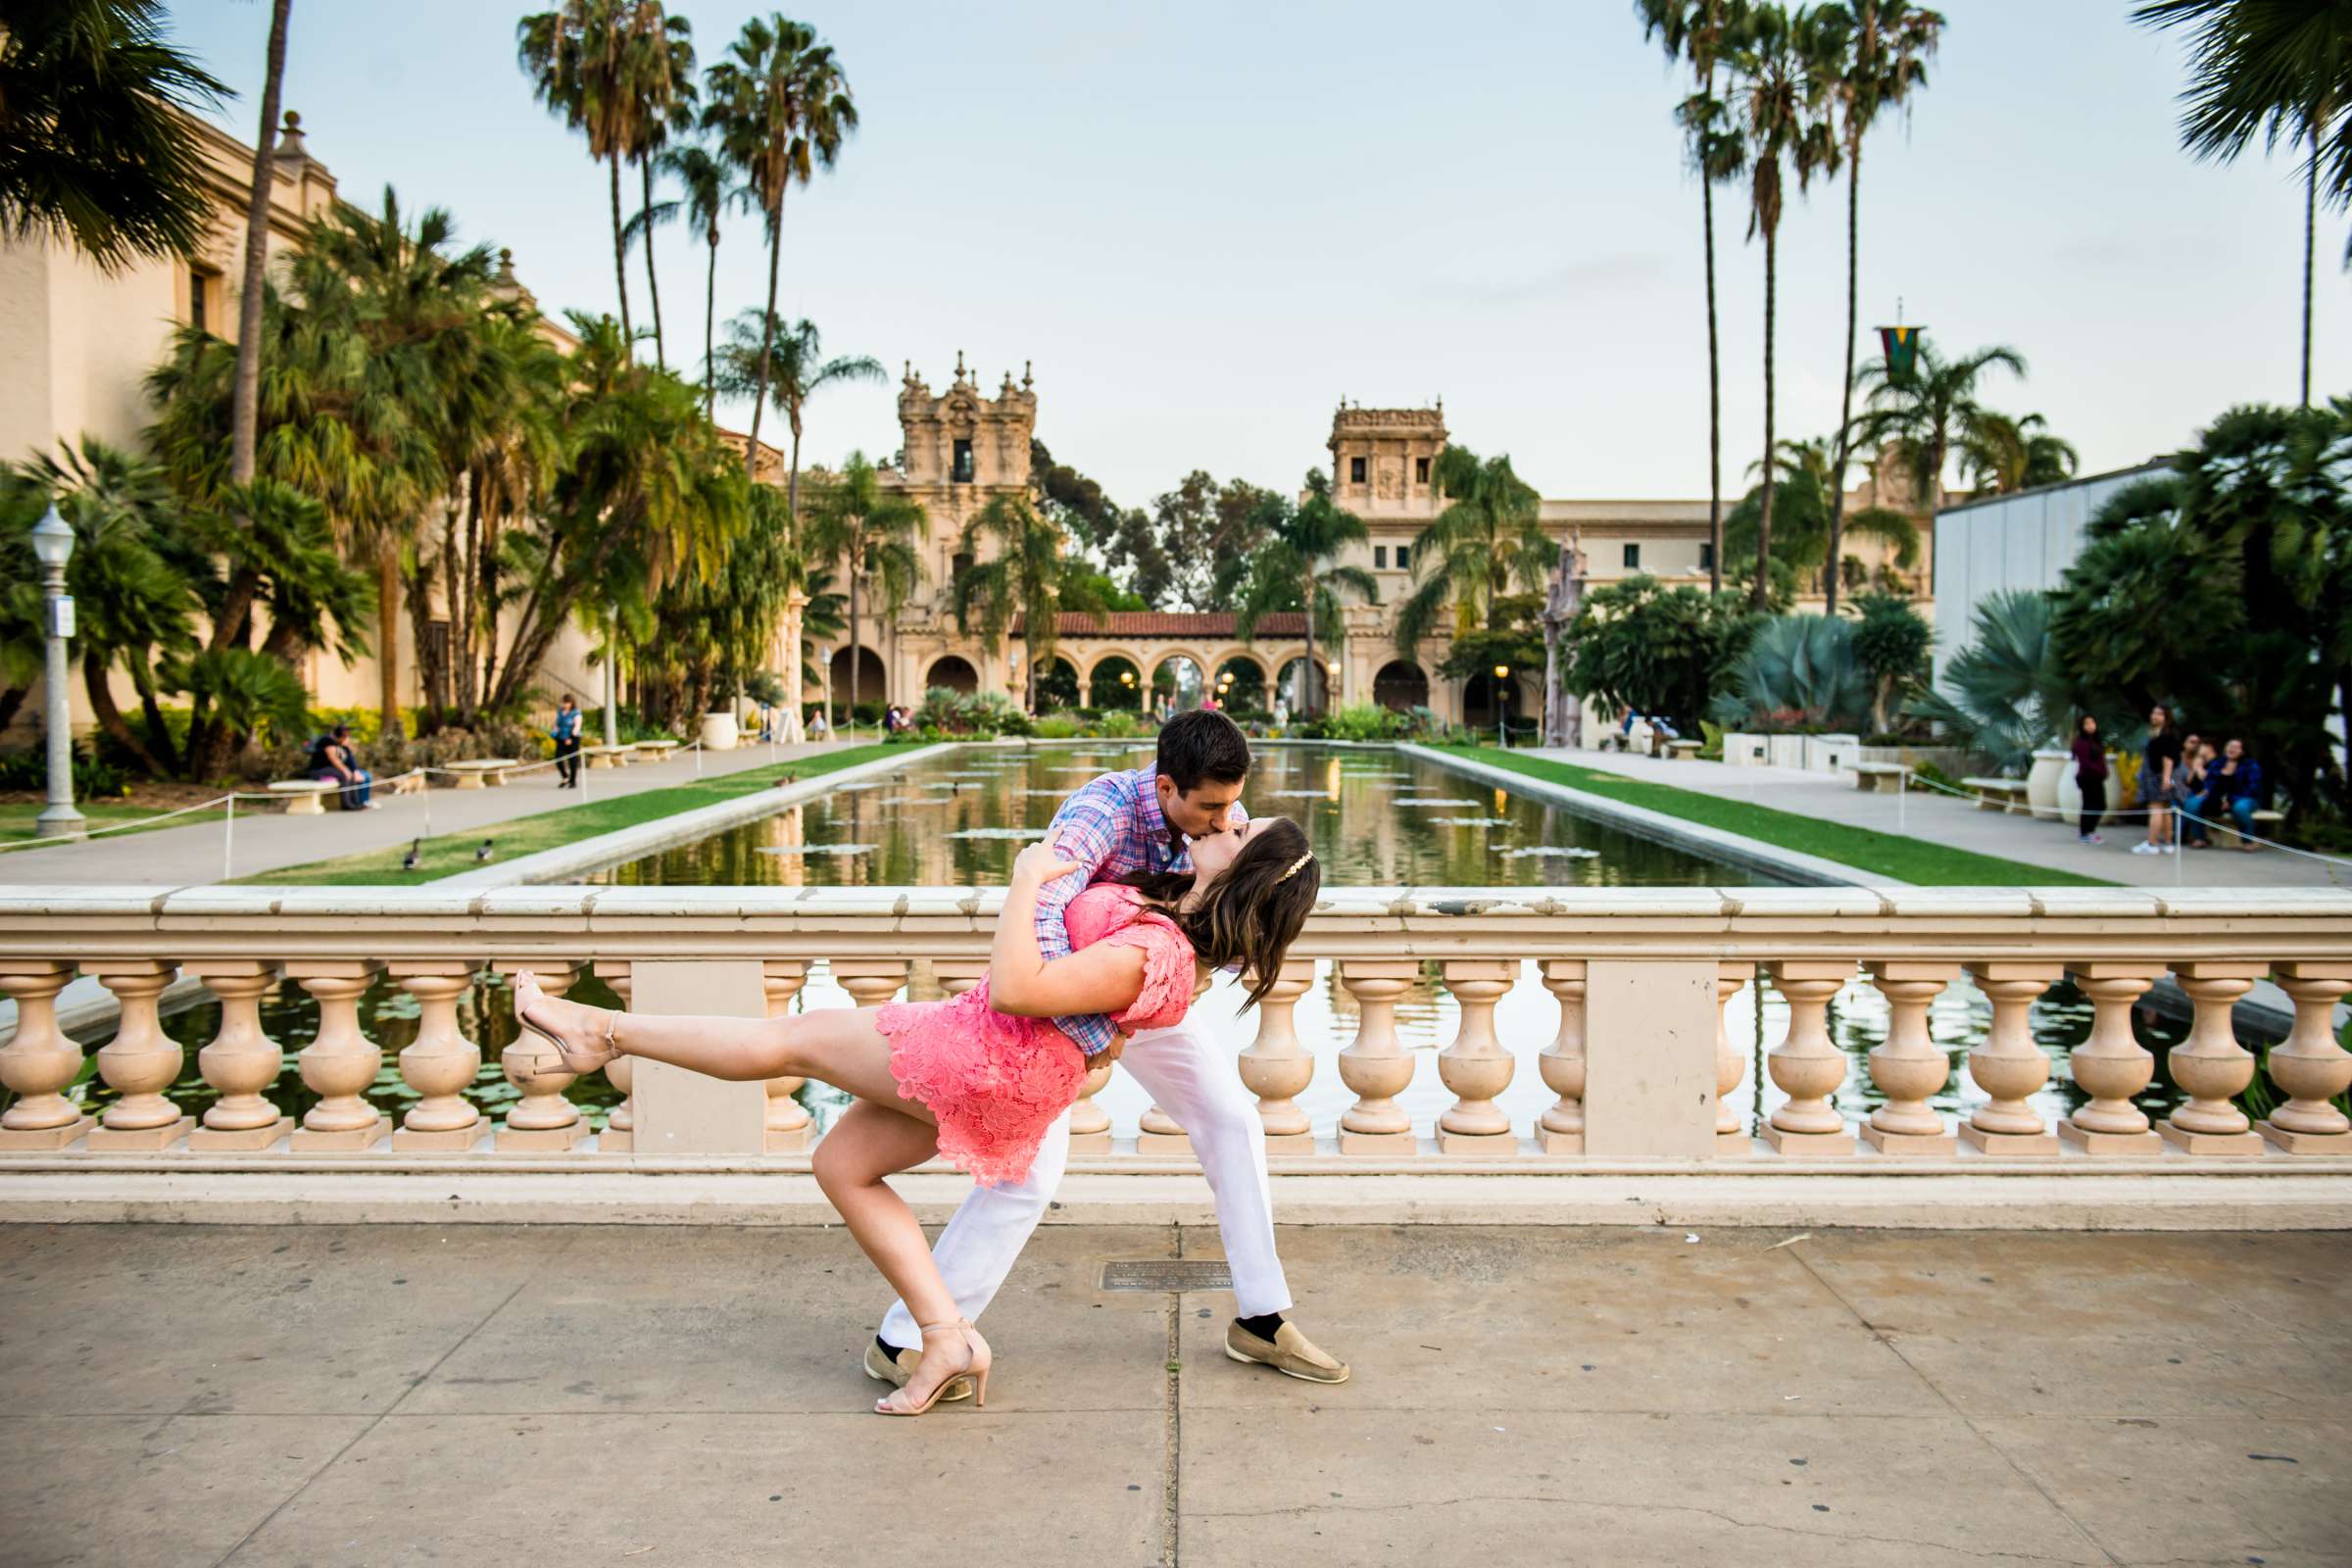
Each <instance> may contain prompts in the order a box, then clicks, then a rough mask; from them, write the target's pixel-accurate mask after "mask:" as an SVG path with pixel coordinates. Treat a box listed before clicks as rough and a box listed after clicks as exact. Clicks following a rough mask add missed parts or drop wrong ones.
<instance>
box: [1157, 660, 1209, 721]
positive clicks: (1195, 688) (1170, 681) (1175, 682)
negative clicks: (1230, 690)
mask: <svg viewBox="0 0 2352 1568" xmlns="http://www.w3.org/2000/svg"><path fill="white" fill-rule="evenodd" d="M1207 687H1208V678H1207V676H1206V675H1205V674H1203V673H1202V671H1201V666H1200V665H1199V664H1198V663H1196V662H1194V661H1193V658H1192V656H1191V655H1189V654H1170V655H1169V656H1168V657H1167V658H1165V659H1163V660H1161V661H1160V662H1159V664H1158V667H1156V668H1155V669H1153V670H1152V711H1153V712H1158V711H1160V709H1161V707H1162V706H1163V705H1164V706H1165V707H1166V708H1167V710H1168V711H1170V712H1175V713H1181V712H1185V711H1188V710H1191V709H1195V708H1199V707H1200V706H1201V698H1202V697H1203V696H1204V695H1206V692H1207Z"/></svg>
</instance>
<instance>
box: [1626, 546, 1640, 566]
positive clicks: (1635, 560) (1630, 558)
mask: <svg viewBox="0 0 2352 1568" xmlns="http://www.w3.org/2000/svg"><path fill="white" fill-rule="evenodd" d="M1625 569H1626V570H1628V571H1640V570H1641V569H1642V547H1641V546H1640V545H1627V546H1626V547H1625Z"/></svg>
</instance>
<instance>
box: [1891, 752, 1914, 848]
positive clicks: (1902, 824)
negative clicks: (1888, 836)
mask: <svg viewBox="0 0 2352 1568" xmlns="http://www.w3.org/2000/svg"><path fill="white" fill-rule="evenodd" d="M1894 830H1895V831H1896V832H1897V833H1901V834H1903V835H1905V836H1906V837H1908V836H1909V834H1910V832H1911V770H1910V769H1909V768H1907V767H1906V768H1904V769H1903V771H1902V773H1901V774H1900V775H1899V776H1898V777H1897V778H1896V779H1895V781H1894Z"/></svg>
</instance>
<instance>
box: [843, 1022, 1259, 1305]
mask: <svg viewBox="0 0 2352 1568" xmlns="http://www.w3.org/2000/svg"><path fill="white" fill-rule="evenodd" d="M1119 1065H1120V1066H1122V1067H1124V1068H1126V1069H1127V1070H1128V1071H1129V1072H1131V1073H1133V1074H1134V1075H1135V1080H1136V1082H1138V1083H1140V1084H1142V1085H1143V1086H1144V1088H1145V1090H1146V1091H1147V1092H1149V1093H1150V1094H1151V1096H1152V1100H1153V1102H1154V1103H1157V1104H1158V1106H1159V1108H1160V1109H1162V1110H1164V1111H1166V1112H1167V1113H1168V1114H1169V1115H1171V1116H1173V1117H1175V1118H1176V1123H1177V1125H1178V1126H1180V1127H1182V1128H1183V1129H1184V1130H1185V1132H1186V1133H1187V1134H1188V1135H1189V1136H1190V1137H1191V1139H1192V1143H1193V1152H1194V1153H1195V1154H1197V1155H1199V1156H1200V1159H1201V1174H1202V1175H1204V1176H1206V1177H1207V1178H1208V1186H1209V1191H1210V1192H1212V1193H1213V1194H1215V1196H1216V1201H1217V1229H1218V1230H1219V1232H1220V1233H1222V1234H1223V1236H1224V1239H1225V1260H1226V1264H1227V1266H1228V1267H1229V1268H1230V1269H1231V1270H1232V1272H1233V1295H1234V1302H1235V1305H1236V1307H1237V1308H1238V1309H1239V1311H1240V1313H1241V1315H1242V1316H1244V1317H1256V1316H1258V1315H1260V1314H1262V1313H1266V1312H1282V1311H1287V1310H1289V1308H1290V1305H1291V1290H1290V1286H1289V1285H1288V1284H1287V1283H1286V1282H1285V1281H1284V1279H1283V1277H1282V1260H1281V1259H1280V1258H1278V1257H1276V1256H1275V1255H1274V1204H1273V1198H1272V1195H1271V1193H1270V1192H1269V1190H1268V1188H1267V1186H1266V1133H1265V1126H1264V1124H1263V1123H1261V1122H1260V1121H1259V1120H1258V1118H1257V1103H1256V1102H1255V1101H1253V1100H1252V1099H1251V1098H1250V1091H1249V1090H1248V1089H1247V1088H1245V1087H1244V1086H1243V1084H1242V1079H1241V1074H1240V1073H1239V1072H1237V1071H1236V1070H1235V1069H1234V1064H1233V1061H1232V1059H1231V1058H1230V1057H1228V1056H1226V1055H1225V1054H1223V1053H1221V1052H1219V1051H1217V1050H1215V1049H1213V1048H1212V1047H1211V1045H1210V1043H1209V1039H1208V1033H1207V1031H1206V1030H1204V1029H1202V1028H1200V1027H1199V1026H1197V1025H1195V1024H1193V1023H1191V1022H1189V1021H1188V1022H1186V1023H1180V1024H1178V1025H1176V1026H1175V1027H1174V1028H1172V1029H1146V1030H1144V1031H1142V1032H1141V1033H1139V1034H1137V1035H1136V1036H1135V1037H1134V1038H1133V1039H1131V1040H1130V1041H1128V1043H1127V1049H1126V1051H1125V1052H1124V1053H1123V1054H1121V1055H1120V1057H1119ZM1069 1158H1070V1118H1069V1116H1068V1114H1067V1113H1066V1112H1065V1113H1064V1114H1063V1115H1061V1116H1060V1117H1058V1118H1056V1119H1055V1121H1054V1125H1053V1126H1052V1127H1050V1128H1048V1129H1047V1131H1046V1138H1045V1142H1044V1143H1043V1144H1041V1145H1040V1146H1039V1147H1038V1151H1037V1162H1036V1163H1035V1164H1033V1165H1031V1166H1030V1167H1029V1177H1028V1179H1027V1180H1026V1181H1023V1182H1021V1183H1019V1184H1018V1185H1007V1186H1003V1187H974V1188H973V1189H972V1191H971V1194H970V1196H969V1197H967V1198H965V1199H964V1201H963V1202H962V1203H961V1205H959V1206H958V1207H957V1208H956V1217H955V1218H953V1219H951V1220H949V1221H948V1228H947V1229H946V1230H944V1231H942V1232H941V1233H940V1237H939V1242H938V1244H937V1245H936V1246H934V1247H933V1248H932V1250H931V1255H932V1256H933V1257H934V1258H936V1259H937V1260H938V1263H939V1272H940V1275H941V1277H942V1278H944V1279H945V1280H946V1281H947V1285H948V1289H949V1291H950V1292H952V1293H953V1294H954V1295H955V1298H956V1308H957V1310H959V1311H960V1312H961V1313H962V1314H963V1315H964V1316H965V1317H966V1318H977V1317H978V1316H979V1315H980V1314H981V1312H982V1311H983V1310H984V1309H985V1308H986V1307H987V1305H988V1303H989V1302H990V1301H991V1300H992V1299H995V1297H996V1294H997V1287H999V1286H1001V1285H1003V1284H1004V1283H1005V1275H1007V1274H1009V1273H1011V1272H1012V1264H1013V1260H1014V1259H1015V1258H1017V1257H1019V1256H1020V1255H1021V1249H1022V1248H1024V1247H1026V1246H1027V1245H1028V1244H1029V1233H1030V1232H1031V1231H1033V1230H1035V1229H1037V1222H1038V1221H1039V1220H1040V1219H1042V1218H1044V1217H1045V1212H1046V1205H1047V1203H1048V1202H1050V1201H1052V1200H1053V1197H1054V1190H1055V1189H1056V1188H1058V1187H1060V1185H1061V1173H1062V1169H1063V1167H1064V1166H1066V1165H1067V1164H1068V1163H1069ZM882 1338H883V1341H884V1342H885V1343H887V1344H890V1345H894V1346H897V1347H899V1348H903V1349H913V1348H918V1347H919V1346H920V1345H921V1344H922V1335H921V1333H920V1332H919V1331H918V1330H917V1329H916V1327H915V1322H914V1318H913V1315H912V1314H910V1313H909V1312H908V1311H907V1303H905V1302H904V1301H894V1302H892V1303H891V1308H890V1313H889V1315H888V1316H886V1317H885V1318H883V1320H882Z"/></svg>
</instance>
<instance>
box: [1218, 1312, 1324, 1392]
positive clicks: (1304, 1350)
mask: <svg viewBox="0 0 2352 1568" xmlns="http://www.w3.org/2000/svg"><path fill="white" fill-rule="evenodd" d="M1225 1354H1226V1356H1227V1358H1228V1359H1230V1360H1235V1361H1247V1362H1250V1363H1252V1364H1254V1365H1257V1366H1270V1367H1272V1368H1273V1369H1274V1370H1275V1371H1277V1372H1279V1373H1281V1374H1282V1375H1283V1376H1284V1377H1286V1378H1298V1379H1300V1380H1301V1381H1303V1382H1307V1383H1345V1382H1347V1381H1348V1363H1347V1362H1345V1361H1335V1360H1333V1359H1332V1358H1331V1357H1330V1356H1328V1355H1325V1354H1324V1353H1323V1352H1322V1351H1321V1350H1319V1349H1317V1348H1315V1342H1314V1341H1312V1340H1310V1339H1308V1338H1307V1337H1306V1336H1305V1335H1303V1334H1301V1333H1299V1325H1298V1324H1296V1323H1285V1324H1283V1326H1282V1327H1281V1328H1279V1329H1276V1330H1275V1331H1274V1338H1273V1340H1272V1341H1271V1342H1268V1341H1265V1340H1261V1339H1259V1338H1258V1337H1257V1336H1256V1335H1254V1334H1252V1333H1250V1331H1249V1330H1248V1329H1246V1328H1244V1327H1242V1326H1241V1325H1240V1324H1239V1323H1228V1324H1227V1325H1226V1326H1225Z"/></svg>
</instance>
